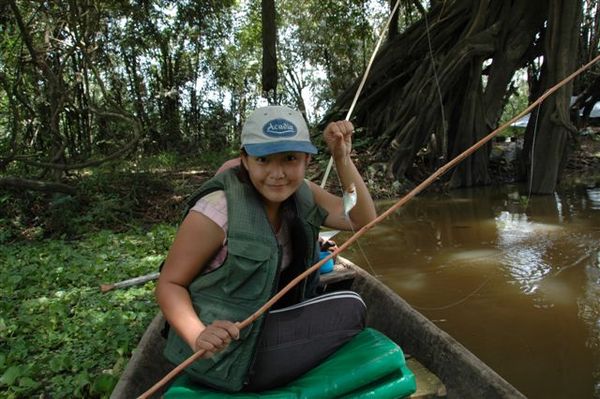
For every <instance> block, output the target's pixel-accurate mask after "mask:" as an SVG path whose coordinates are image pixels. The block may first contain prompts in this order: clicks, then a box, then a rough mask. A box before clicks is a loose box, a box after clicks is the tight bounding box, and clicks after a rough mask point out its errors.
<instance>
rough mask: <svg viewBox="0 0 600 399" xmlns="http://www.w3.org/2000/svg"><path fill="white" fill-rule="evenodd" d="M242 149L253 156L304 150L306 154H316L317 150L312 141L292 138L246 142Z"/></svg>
mask: <svg viewBox="0 0 600 399" xmlns="http://www.w3.org/2000/svg"><path fill="white" fill-rule="evenodd" d="M244 149H245V150H246V153H248V155H252V156H253V157H264V156H265V155H271V154H277V153H279V152H305V153H307V154H316V153H317V152H318V151H317V148H316V147H315V146H314V145H312V143H309V142H306V141H293V140H289V141H276V142H271V143H261V144H246V145H245V146H244Z"/></svg>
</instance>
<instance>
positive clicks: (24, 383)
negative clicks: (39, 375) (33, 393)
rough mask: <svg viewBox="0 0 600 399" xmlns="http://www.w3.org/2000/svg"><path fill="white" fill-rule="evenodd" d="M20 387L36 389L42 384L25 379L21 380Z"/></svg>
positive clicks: (28, 378)
mask: <svg viewBox="0 0 600 399" xmlns="http://www.w3.org/2000/svg"><path fill="white" fill-rule="evenodd" d="M19 386H21V387H23V388H29V389H35V388H37V387H38V386H40V383H39V382H35V381H34V380H32V379H31V378H30V377H23V378H21V379H20V380H19Z"/></svg>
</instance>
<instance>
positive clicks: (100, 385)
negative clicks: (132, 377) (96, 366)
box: [92, 374, 118, 395]
mask: <svg viewBox="0 0 600 399" xmlns="http://www.w3.org/2000/svg"><path fill="white" fill-rule="evenodd" d="M117 381H118V378H117V377H115V376H114V375H110V374H101V375H99V376H98V377H97V378H96V379H95V380H94V384H93V385H92V393H95V394H99V395H102V394H109V393H111V392H112V390H113V388H114V387H115V385H117Z"/></svg>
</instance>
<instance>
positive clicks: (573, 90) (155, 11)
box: [0, 0, 600, 222]
mask: <svg viewBox="0 0 600 399" xmlns="http://www.w3.org/2000/svg"><path fill="white" fill-rule="evenodd" d="M395 5H396V1H394V0H390V1H383V0H347V1H334V0H332V1H324V2H323V1H306V2H302V3H301V4H300V3H298V2H294V1H287V0H285V1H278V2H274V1H267V0H263V1H261V2H259V1H258V0H249V1H243V2H237V1H219V2H214V1H182V2H174V1H165V0H156V1H144V2H137V1H121V2H111V1H100V2H97V1H67V2H60V3H58V2H35V1H15V0H9V1H7V2H4V3H3V4H2V5H1V6H0V11H1V13H0V15H1V16H0V21H1V24H0V29H1V32H2V36H1V38H0V53H1V58H0V65H2V68H1V70H0V103H1V104H2V107H0V187H2V188H3V190H5V194H3V195H2V197H1V198H0V205H1V206H2V209H3V210H4V211H5V212H3V213H5V216H6V217H8V216H10V215H14V214H15V212H16V211H15V210H14V209H12V210H11V209H9V208H11V207H12V208H14V207H15V205H14V203H15V202H19V203H24V204H26V207H27V208H31V207H32V204H33V202H32V201H33V199H32V198H33V197H31V196H32V195H35V194H34V193H35V192H37V193H42V194H43V195H52V196H53V197H52V198H53V201H55V202H56V201H58V202H59V203H60V204H64V203H69V202H73V198H74V197H77V196H81V193H82V191H85V190H86V186H85V182H84V181H83V177H85V176H89V175H90V174H94V173H95V172H94V171H97V170H99V169H100V168H107V167H108V168H110V167H112V168H113V170H116V169H119V170H121V169H120V168H121V166H118V167H117V166H115V165H122V162H127V165H128V167H129V168H131V169H136V168H139V167H140V166H141V165H143V161H144V160H147V159H149V158H151V157H162V158H163V159H164V158H165V157H166V158H169V157H170V159H179V158H183V157H186V156H187V157H193V158H195V159H213V158H214V157H215V154H223V156H225V157H227V155H228V154H234V153H235V151H236V149H237V145H238V143H237V137H238V132H239V131H240V128H241V125H242V124H243V122H244V118H245V116H246V115H247V113H248V112H249V111H251V110H252V109H254V108H255V107H256V106H258V105H260V104H266V103H267V102H268V103H281V104H287V105H291V106H294V107H296V108H298V109H300V110H301V111H302V112H303V113H304V114H305V115H306V118H307V120H308V121H309V124H310V125H311V126H313V127H314V130H315V137H316V132H317V131H318V128H319V126H323V123H325V122H326V121H327V120H330V119H331V118H340V117H344V115H345V113H346V112H347V111H348V109H349V107H350V103H351V101H352V99H353V97H354V95H355V94H356V92H357V87H358V85H359V82H360V79H361V77H362V75H363V73H364V71H365V69H366V68H367V66H368V63H369V59H370V57H371V55H372V54H373V49H374V47H375V43H376V41H377V39H378V37H379V35H380V34H384V35H385V40H384V43H383V45H382V47H381V49H380V51H379V53H378V54H377V57H376V58H375V61H374V63H373V66H372V71H371V73H370V75H369V76H368V79H367V81H366V85H365V87H364V90H363V92H362V93H361V95H360V97H359V98H358V103H357V106H356V108H355V112H354V114H353V115H352V120H353V121H354V122H355V124H356V125H357V126H358V127H359V130H358V134H359V135H357V137H356V140H355V141H356V143H355V150H356V152H357V153H359V152H360V154H361V156H363V155H364V157H363V159H367V161H366V162H365V167H366V166H368V165H370V164H377V165H383V166H381V168H380V169H381V170H383V171H384V175H385V179H387V180H388V181H390V182H393V181H396V182H405V181H417V180H419V179H422V177H423V176H422V173H421V174H418V173H415V171H419V172H423V171H429V172H430V171H432V170H434V169H435V168H437V167H439V166H440V165H441V164H443V163H445V162H446V161H448V160H449V159H451V158H453V157H454V156H456V155H457V154H459V153H460V152H462V151H464V150H465V149H466V148H468V147H469V146H470V145H472V144H473V143H474V142H476V141H477V140H479V139H480V138H481V137H483V136H485V135H486V134H487V133H488V132H489V131H491V130H493V128H495V127H496V126H498V124H499V123H500V122H502V121H503V120H505V119H506V118H507V117H508V116H511V113H512V114H514V113H515V109H519V108H521V109H522V108H524V107H525V106H526V105H527V104H528V103H531V101H533V100H534V99H535V98H537V97H538V96H539V95H541V94H542V93H543V92H544V91H546V90H547V89H548V88H550V87H551V86H553V85H555V84H556V83H557V82H559V81H560V80H561V79H562V78H564V77H565V76H566V75H568V74H569V73H571V72H572V71H573V70H575V69H576V68H577V67H578V66H579V65H581V64H583V63H585V62H588V61H590V60H591V59H593V58H594V57H595V56H596V55H598V52H599V51H598V38H599V31H600V30H599V26H600V17H599V16H600V12H599V7H600V2H599V1H598V0H577V1H572V0H552V1H528V0H520V1H510V2H506V1H492V0H453V1H439V0H437V1H430V2H423V3H422V2H419V1H400V2H399V7H398V8H397V9H396V12H395V14H394V15H392V19H391V21H392V23H391V25H390V27H389V29H388V30H387V31H386V32H384V31H383V27H384V26H385V21H386V20H387V19H388V17H390V13H391V11H392V10H393V9H394V6H395ZM599 70H600V67H599V66H594V67H593V68H592V69H591V70H590V71H588V72H586V73H585V74H583V75H581V76H580V77H578V78H577V79H576V80H575V81H574V83H571V84H568V85H566V86H564V88H562V89H561V90H560V91H559V92H558V93H557V94H556V95H554V96H552V97H551V98H549V99H548V100H547V101H545V102H544V103H543V105H542V106H541V107H539V108H538V109H536V111H535V115H536V117H535V118H530V123H529V125H528V127H527V129H526V131H525V134H524V148H523V151H522V152H521V154H522V155H521V156H520V159H519V162H520V172H519V175H518V179H522V180H525V179H529V180H530V181H531V190H532V191H533V192H535V193H542V194H543V193H551V192H553V191H554V190H555V188H556V185H557V184H558V182H559V181H560V177H561V172H562V170H563V168H564V165H565V162H566V159H567V158H568V156H569V153H570V151H571V150H572V149H573V148H574V146H575V145H576V143H577V136H578V132H579V131H580V130H581V129H582V128H584V127H585V126H586V123H587V122H586V113H585V112H583V111H586V112H588V114H587V115H589V110H590V109H591V107H592V106H593V104H595V103H596V101H597V100H598V99H600V77H599V76H598V71H599ZM571 96H576V98H577V101H576V104H575V105H574V106H573V107H571V101H570V100H569V99H570V98H571ZM580 111H581V112H580ZM582 112H583V113H582ZM537 132H539V134H536V133H537ZM534 141H535V142H534ZM490 150H491V147H490V146H489V145H488V146H487V147H485V148H484V149H482V150H481V151H478V152H477V153H476V154H474V155H473V156H472V157H470V158H468V159H467V160H466V161H464V162H463V163H462V164H461V165H460V166H459V167H458V168H456V169H455V171H453V173H452V175H451V176H449V178H448V184H449V187H464V186H472V185H481V184H489V183H490V182H491V180H492V179H491V177H490V168H489V153H490ZM532 150H533V151H532ZM211 157H212V158H211ZM217 158H219V157H218V156H217ZM111 165H112V166H111ZM429 172H428V173H429ZM25 192H27V194H24V193H25ZM23 195H27V196H29V197H28V200H25V201H24V200H23V198H22V197H19V196H23ZM57 196H58V197H57ZM15 198H17V200H16V201H13V200H14V199H15ZM79 198H80V197H79ZM78 201H79V200H78ZM38 204H39V202H38ZM9 205H10V206H9ZM2 220H3V221H4V222H6V220H5V219H4V218H2Z"/></svg>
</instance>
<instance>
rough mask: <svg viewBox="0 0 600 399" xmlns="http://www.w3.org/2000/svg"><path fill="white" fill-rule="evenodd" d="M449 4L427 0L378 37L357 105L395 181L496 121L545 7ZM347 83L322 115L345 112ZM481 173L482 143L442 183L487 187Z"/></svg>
mask: <svg viewBox="0 0 600 399" xmlns="http://www.w3.org/2000/svg"><path fill="white" fill-rule="evenodd" d="M450 3H451V4H448V2H436V3H432V4H433V5H432V8H431V9H430V10H429V12H428V13H427V15H426V17H425V18H422V19H421V20H420V21H419V22H417V23H416V24H414V25H412V26H410V27H409V28H408V29H407V30H406V31H404V32H403V33H402V34H401V35H399V36H397V38H396V39H393V40H388V41H387V43H386V45H384V46H383V48H382V49H381V52H380V54H379V55H378V57H377V59H376V61H375V64H374V65H373V68H372V72H371V76H370V78H369V79H368V81H367V84H366V86H365V89H364V91H363V94H362V96H361V98H360V99H359V101H358V104H357V108H356V115H355V116H356V122H357V124H358V125H360V126H364V127H365V128H366V129H365V130H366V134H368V135H371V136H372V137H373V141H374V143H375V144H374V145H373V148H372V149H373V150H374V151H376V152H378V153H380V154H382V155H381V156H382V158H384V159H388V160H389V162H390V163H391V168H388V170H390V171H391V173H392V174H393V177H394V178H396V179H402V178H409V179H410V178H412V179H415V177H419V178H420V177H422V174H423V172H424V171H423V168H422V161H421V160H420V159H421V157H420V154H421V153H423V152H425V153H429V154H430V155H429V158H430V159H431V160H433V162H431V163H430V164H429V166H430V167H432V168H437V167H438V166H440V163H441V161H445V160H447V159H450V158H453V157H455V156H456V155H458V154H459V153H461V152H463V151H464V150H466V149H467V148H468V147H470V146H471V145H472V144H474V143H475V142H476V141H478V140H479V139H480V138H482V137H483V136H484V135H486V134H487V133H489V131H490V130H491V129H493V128H494V127H495V126H496V125H497V123H498V121H499V118H500V115H501V112H502V108H503V106H504V103H505V101H506V92H507V88H508V87H509V86H510V81H511V79H512V77H513V75H514V72H515V71H516V70H517V69H519V68H521V67H522V66H524V65H526V64H527V62H528V61H529V60H530V59H531V58H532V57H533V56H534V54H535V52H533V51H531V46H532V43H534V42H535V37H536V35H537V34H538V33H539V31H540V30H541V29H542V26H543V23H544V20H545V16H546V9H547V5H546V1H544V0H537V1H530V0H521V1H512V2H506V1H494V0H455V1H452V2H450ZM482 75H484V76H485V78H484V77H482ZM484 79H485V80H484ZM357 86H358V82H356V83H355V84H354V85H352V86H351V87H350V88H349V89H348V90H347V91H346V92H344V93H343V94H342V95H341V96H340V97H339V98H338V100H337V102H336V105H335V107H334V109H333V111H332V112H331V114H330V115H329V116H328V119H332V118H336V117H339V116H340V115H343V114H344V113H345V111H346V109H347V108H348V107H349V104H350V102H351V99H352V97H353V95H354V93H355V91H356V89H357ZM445 142H447V146H446V145H444V143H445ZM424 148H426V151H422V150H423V149H424ZM488 150H489V149H488ZM418 154H419V156H418ZM487 169H488V151H486V150H485V149H484V150H482V151H481V152H479V153H476V154H474V155H473V156H472V157H470V159H468V160H466V161H465V163H464V164H463V165H461V166H460V167H459V168H457V169H456V170H455V171H454V172H453V174H452V178H451V185H452V186H453V187H459V186H472V185H481V184H487V183H489V181H490V176H489V173H488V170H487ZM415 174H421V176H415Z"/></svg>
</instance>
